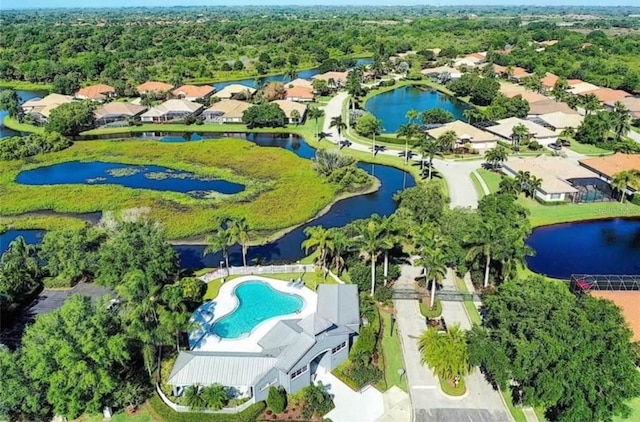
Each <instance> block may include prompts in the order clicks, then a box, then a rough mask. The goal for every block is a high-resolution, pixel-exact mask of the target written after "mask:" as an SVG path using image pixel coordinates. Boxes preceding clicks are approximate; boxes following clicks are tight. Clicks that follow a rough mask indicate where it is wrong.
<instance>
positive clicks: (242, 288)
mask: <svg viewBox="0 0 640 422" xmlns="http://www.w3.org/2000/svg"><path fill="white" fill-rule="evenodd" d="M233 293H234V295H235V296H236V297H237V299H238V305H237V306H236V308H235V310H234V311H233V312H231V313H230V314H229V315H227V316H224V317H222V318H220V319H219V320H218V321H216V322H215V323H214V324H213V327H211V332H212V333H213V334H215V335H217V336H218V337H220V338H225V339H234V338H239V337H243V336H246V335H247V334H249V333H251V331H253V329H254V328H255V327H256V326H258V325H259V324H261V323H262V322H264V321H266V320H268V319H270V318H273V317H276V316H282V315H287V314H293V313H297V312H299V311H300V310H302V308H303V307H304V300H303V299H302V297H300V296H298V295H296V294H290V293H283V292H280V291H278V290H275V289H274V288H273V287H271V286H269V284H267V283H265V282H262V281H257V280H255V281H254V280H252V281H245V282H243V283H241V284H239V285H238V286H236V288H235V289H234V290H233Z"/></svg>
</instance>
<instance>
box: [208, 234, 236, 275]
mask: <svg viewBox="0 0 640 422" xmlns="http://www.w3.org/2000/svg"><path fill="white" fill-rule="evenodd" d="M204 241H205V242H206V243H207V247H206V248H205V249H204V255H205V256H206V255H207V254H210V253H216V252H220V251H222V256H223V257H224V262H225V265H226V267H227V275H229V246H231V245H233V243H234V242H233V234H232V233H231V230H229V229H228V228H226V227H224V223H223V222H221V223H220V225H219V227H218V228H217V229H216V230H214V232H213V233H212V234H210V235H209V236H207V237H206V238H205V239H204Z"/></svg>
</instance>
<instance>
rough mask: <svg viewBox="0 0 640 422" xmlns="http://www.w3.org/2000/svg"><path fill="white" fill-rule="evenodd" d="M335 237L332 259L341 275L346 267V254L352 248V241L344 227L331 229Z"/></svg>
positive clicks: (332, 235)
mask: <svg viewBox="0 0 640 422" xmlns="http://www.w3.org/2000/svg"><path fill="white" fill-rule="evenodd" d="M329 230H330V232H331V238H332V239H333V251H332V255H333V258H332V261H333V265H334V267H335V269H336V274H338V275H340V273H341V272H342V268H343V267H344V264H345V261H344V255H345V254H346V253H347V252H349V251H350V250H351V247H352V243H353V242H352V241H351V239H350V238H349V237H347V234H346V233H345V232H344V230H343V229H342V228H339V227H334V228H332V229H329Z"/></svg>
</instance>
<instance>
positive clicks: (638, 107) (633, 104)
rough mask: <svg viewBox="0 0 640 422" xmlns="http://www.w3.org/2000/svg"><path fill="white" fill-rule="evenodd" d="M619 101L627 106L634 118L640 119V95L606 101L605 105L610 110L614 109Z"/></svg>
mask: <svg viewBox="0 0 640 422" xmlns="http://www.w3.org/2000/svg"><path fill="white" fill-rule="evenodd" d="M617 102H620V103H621V104H622V105H623V106H625V107H626V108H627V109H628V110H629V111H630V112H631V115H632V116H633V118H634V119H640V97H624V98H620V99H619V100H609V101H605V103H604V107H605V108H606V109H608V110H613V109H614V108H615V106H616V103H617Z"/></svg>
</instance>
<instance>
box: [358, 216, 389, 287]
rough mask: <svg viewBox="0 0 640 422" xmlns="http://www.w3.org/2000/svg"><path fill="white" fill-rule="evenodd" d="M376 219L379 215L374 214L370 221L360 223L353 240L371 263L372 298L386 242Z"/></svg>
mask: <svg viewBox="0 0 640 422" xmlns="http://www.w3.org/2000/svg"><path fill="white" fill-rule="evenodd" d="M376 217H377V214H374V215H372V216H371V218H369V219H368V220H362V221H359V222H358V223H359V224H356V225H355V231H356V236H355V237H354V239H353V240H354V243H355V244H356V245H357V246H358V248H359V249H360V253H361V254H362V256H364V257H365V259H368V260H370V261H371V296H373V295H374V293H375V287H376V262H377V260H378V256H379V255H380V251H381V250H382V249H384V246H385V242H386V240H385V238H384V237H385V233H384V230H383V228H382V227H381V226H380V223H379V217H377V218H376Z"/></svg>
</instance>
